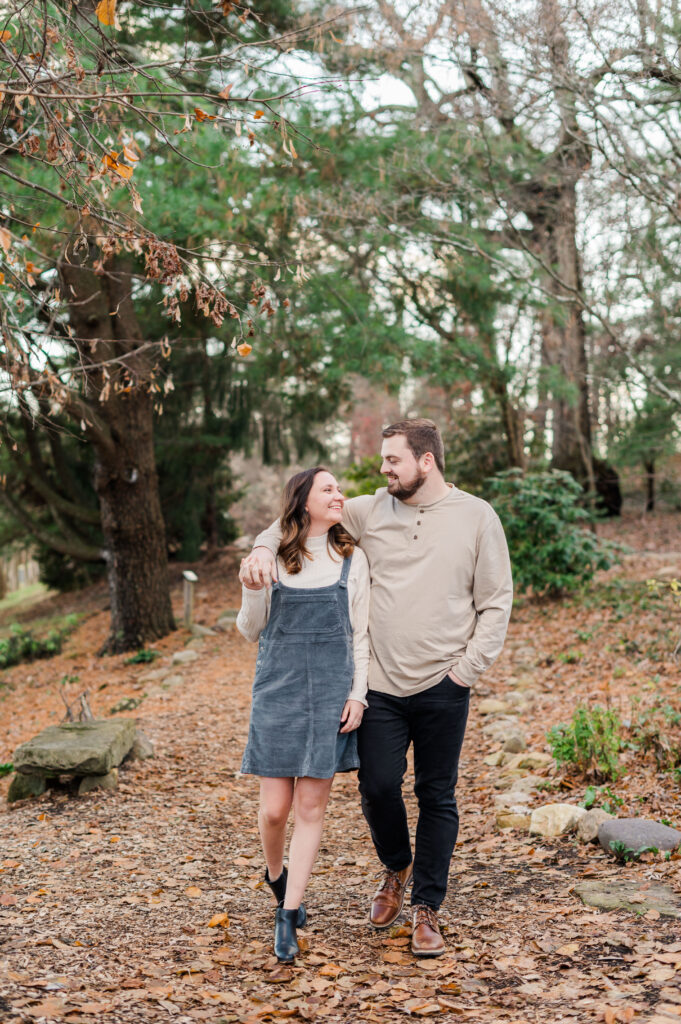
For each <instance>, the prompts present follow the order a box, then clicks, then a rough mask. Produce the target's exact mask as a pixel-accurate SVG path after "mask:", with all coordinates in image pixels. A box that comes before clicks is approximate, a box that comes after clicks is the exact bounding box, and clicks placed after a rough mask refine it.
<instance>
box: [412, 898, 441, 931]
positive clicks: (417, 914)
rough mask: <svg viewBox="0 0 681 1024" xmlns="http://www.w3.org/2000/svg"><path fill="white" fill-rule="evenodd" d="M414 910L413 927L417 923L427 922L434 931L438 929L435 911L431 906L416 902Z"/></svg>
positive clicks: (417, 925) (416, 926) (417, 924)
mask: <svg viewBox="0 0 681 1024" xmlns="http://www.w3.org/2000/svg"><path fill="white" fill-rule="evenodd" d="M413 911H414V928H418V927H419V925H422V924H427V925H429V926H430V927H431V928H433V929H434V930H435V931H437V930H438V924H437V913H436V912H435V911H434V910H433V908H432V907H429V906H427V904H425V903H417V904H415V906H414V907H413Z"/></svg>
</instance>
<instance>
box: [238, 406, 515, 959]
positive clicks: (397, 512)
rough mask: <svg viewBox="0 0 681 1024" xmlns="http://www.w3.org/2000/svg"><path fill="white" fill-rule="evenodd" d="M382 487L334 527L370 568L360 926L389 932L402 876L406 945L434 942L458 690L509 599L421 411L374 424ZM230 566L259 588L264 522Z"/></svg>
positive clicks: (453, 813) (503, 568)
mask: <svg viewBox="0 0 681 1024" xmlns="http://www.w3.org/2000/svg"><path fill="white" fill-rule="evenodd" d="M381 456H382V459H383V462H382V465H381V472H382V473H384V474H385V475H386V477H387V484H388V486H387V488H380V489H379V490H378V491H376V493H375V494H373V495H361V496H360V497H357V498H351V499H349V500H348V501H347V502H346V503H345V507H344V511H343V525H344V526H345V527H346V528H347V529H348V531H349V532H350V533H351V534H352V535H353V536H354V537H355V538H356V539H357V541H358V542H359V544H360V546H361V548H362V550H363V551H364V552H365V554H366V556H367V558H368V560H369V567H370V570H371V607H370V612H369V640H370V647H371V661H370V665H369V692H368V694H367V699H368V702H369V707H368V708H367V709H366V711H365V713H364V719H363V721H362V725H361V727H360V730H359V735H358V741H359V755H360V761H361V768H360V771H359V789H360V793H361V797H362V809H363V811H364V815H365V817H366V819H367V822H368V823H369V828H370V829H371V836H372V839H373V842H374V846H375V848H376V852H377V854H378V857H379V860H380V861H381V863H382V864H383V866H384V868H385V875H384V878H383V881H382V883H381V886H380V887H379V889H378V891H377V893H376V895H375V896H374V900H373V903H372V906H371V912H370V921H371V923H372V924H373V925H374V927H376V928H388V927H389V926H390V925H391V924H392V923H393V922H394V921H395V920H396V918H397V917H398V916H399V914H400V913H401V910H402V905H403V902H404V896H405V891H406V889H407V886H408V885H409V883H410V881H412V878H413V890H412V914H413V929H412V951H413V952H414V954H415V955H417V956H439V955H440V954H441V953H444V951H445V945H444V941H443V939H442V935H441V934H440V929H439V927H438V920H437V913H438V910H439V908H440V905H441V903H442V901H443V899H444V897H445V893H446V889H447V876H448V873H449V863H450V860H451V857H452V853H453V850H454V846H455V844H456V837H457V833H458V825H459V815H458V810H457V805H456V798H455V796H454V790H455V787H456V782H457V771H458V763H459V754H460V752H461V745H462V743H463V737H464V732H465V728H466V719H467V716H468V704H469V697H470V688H471V687H472V685H473V684H474V683H475V681H476V679H477V678H478V676H479V675H480V674H481V673H482V672H483V671H484V670H485V669H486V668H488V667H489V666H490V665H491V664H492V662H493V661H494V659H495V658H496V657H497V655H498V654H499V652H500V651H501V648H502V646H503V642H504V637H505V635H506V628H507V626H508V619H509V616H510V612H511V604H512V600H513V584H512V581H511V567H510V562H509V557H508V549H507V546H506V539H505V537H504V532H503V529H502V526H501V523H500V522H499V518H498V516H497V515H496V513H495V512H494V510H493V509H492V507H491V506H490V505H488V504H487V502H485V501H482V500H481V499H480V498H476V497H474V496H473V495H470V494H467V493H466V492H465V491H461V490H459V489H458V488H456V487H454V486H452V485H451V484H448V483H446V481H445V479H444V447H443V444H442V438H441V436H440V432H439V430H438V429H437V427H436V426H435V424H434V423H433V422H432V421H431V420H425V419H418V420H403V421H401V422H399V423H394V424H393V425H392V426H390V427H387V428H386V429H385V430H384V431H383V444H382V447H381ZM255 543H256V548H255V549H254V551H253V552H252V554H251V555H250V556H249V557H248V558H247V559H245V560H244V562H243V563H242V569H241V573H240V577H241V579H242V581H243V582H244V583H245V584H246V585H248V584H258V585H260V584H261V583H262V582H264V583H266V584H269V583H270V582H271V580H272V577H273V574H274V573H275V571H276V570H275V563H274V561H273V557H272V556H273V555H274V554H276V551H277V548H278V543H279V532H278V528H277V526H276V525H275V526H274V527H272V528H270V530H268V531H266V532H265V533H263V534H260V536H259V537H257V538H256V542H255ZM410 743H413V746H414V792H415V794H416V797H417V799H418V804H419V815H418V822H417V826H416V838H415V845H414V858H413V861H412V853H411V841H410V837H409V827H408V823H407V814H406V808H405V805H404V801H403V799H402V781H403V778H404V774H405V771H406V766H407V758H406V755H407V750H408V748H409V745H410Z"/></svg>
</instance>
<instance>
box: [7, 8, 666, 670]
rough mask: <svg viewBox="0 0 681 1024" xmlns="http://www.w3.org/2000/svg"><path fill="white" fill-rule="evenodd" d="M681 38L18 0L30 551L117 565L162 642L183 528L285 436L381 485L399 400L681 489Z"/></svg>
mask: <svg viewBox="0 0 681 1024" xmlns="http://www.w3.org/2000/svg"><path fill="white" fill-rule="evenodd" d="M678 38H679V14H678V11H677V9H676V5H675V4H674V3H673V2H672V0H669V3H666V4H665V3H663V4H658V5H655V6H654V7H653V6H651V5H649V4H648V3H647V2H646V0H641V2H638V3H636V4H633V3H628V2H626V0H625V2H620V0H612V2H609V3H607V4H600V3H595V2H588V3H581V2H577V0H570V2H567V3H560V2H558V0H539V2H530V0H528V2H526V3H520V4H513V5H499V6H498V5H495V4H492V3H485V2H480V0H473V2H470V3H449V2H425V3H422V4H419V5H418V6H417V7H415V6H412V5H408V4H400V3H397V2H396V3H392V4H391V3H388V2H386V0H375V2H371V3H368V4H366V5H363V6H361V7H359V6H358V7H352V6H350V5H348V4H327V3H300V4H295V3H293V4H291V3H281V2H279V0H266V2H264V3H260V4H258V5H253V6H249V5H248V4H237V3H232V2H231V0H223V2H222V3H219V4H217V5H215V4H212V3H209V2H203V0H196V2H189V0H187V2H186V3H182V4H175V5H173V4H160V3H153V2H150V3H143V4H139V3H135V4H132V3H127V2H120V0H119V2H118V3H116V0H103V2H99V3H97V2H95V0H81V2H80V3H70V2H69V3H61V2H58V3H52V2H48V0H28V2H26V3H23V4H21V5H16V4H4V5H0V52H1V54H2V58H3V65H4V72H3V82H2V106H1V111H0V116H1V122H0V123H1V129H0V130H1V132H2V154H1V156H0V176H1V178H2V181H1V188H2V195H1V196H0V203H1V220H2V224H1V226H0V243H1V250H0V252H1V256H2V271H1V274H0V280H1V282H2V283H1V286H0V295H1V301H2V313H1V315H2V340H1V342H0V347H1V349H2V357H3V364H2V392H1V393H0V401H1V403H2V406H1V414H0V415H1V425H0V434H1V440H2V446H1V447H0V474H1V477H0V479H1V483H2V486H0V539H1V541H2V546H3V552H7V551H10V550H11V549H12V546H15V547H16V546H24V545H25V544H26V542H27V540H28V541H30V543H31V544H32V545H33V547H34V550H35V552H36V557H37V559H38V561H39V564H40V567H41V573H42V577H43V579H44V580H45V581H46V582H47V583H49V584H50V585H52V586H55V585H56V586H57V587H59V588H65V587H69V586H78V585H82V584H83V583H85V582H87V581H89V580H92V579H94V578H96V577H97V575H98V574H102V573H103V572H104V571H107V573H108V577H109V588H110V594H111V615H112V623H111V633H110V636H109V640H108V641H107V645H106V649H107V650H109V651H112V652H113V651H121V650H127V649H131V648H135V647H139V646H141V645H142V644H144V643H145V642H147V641H150V640H153V639H155V638H158V637H161V636H163V635H165V634H166V633H167V632H168V631H169V630H170V629H172V627H173V618H172V611H171V606H170V598H169V590H168V575H167V559H168V555H170V556H171V557H172V558H175V559H178V560H182V561H192V560H196V559H197V558H198V557H199V556H200V555H202V554H208V555H210V554H211V552H214V551H216V550H217V549H218V548H219V547H220V546H221V545H224V544H225V543H226V542H228V541H230V540H233V539H234V537H235V536H236V535H237V533H238V532H239V530H242V531H245V532H246V533H252V532H253V531H254V529H255V528H257V527H258V526H259V525H262V522H263V521H264V520H265V519H266V517H267V516H269V515H270V514H271V512H272V509H273V508H274V507H275V505H276V498H277V492H278V486H279V481H280V479H281V477H282V475H284V474H285V473H286V472H288V471H289V470H290V468H291V467H292V466H296V465H300V464H302V463H310V462H316V461H318V460H322V459H323V460H327V461H329V462H330V464H331V466H332V468H333V469H334V470H336V471H337V472H338V473H339V475H341V476H344V475H345V474H346V471H348V467H349V465H350V464H351V463H355V467H354V469H350V470H349V474H348V476H347V477H346V479H350V480H351V481H352V482H354V485H355V486H356V487H360V488H361V487H362V486H372V485H373V483H374V481H375V482H376V483H379V484H380V480H378V479H377V475H376V467H375V464H372V463H371V462H370V461H369V462H365V463H362V459H363V458H364V457H365V456H367V455H369V454H370V453H371V452H373V451H375V449H376V447H377V443H378V437H379V432H380V427H381V425H382V423H383V422H385V421H386V420H394V419H397V418H398V417H399V416H401V415H404V414H406V415H415V414H416V415H430V416H433V417H434V418H435V419H436V420H437V421H438V423H440V424H441V426H442V428H443V432H444V434H445V441H446V445H447V451H448V467H447V468H448V475H449V476H450V477H451V478H452V479H454V480H455V481H456V482H457V484H459V485H460V486H462V487H465V488H469V489H472V490H474V491H476V492H477V493H480V494H482V495H484V496H492V495H493V494H494V493H495V488H496V490H497V493H498V490H499V487H502V489H503V483H500V480H499V478H498V474H499V473H502V474H503V473H504V471H507V470H509V469H515V470H516V471H518V472H519V473H520V474H526V479H527V478H528V476H527V475H529V478H532V475H533V474H537V473H539V474H541V473H543V472H544V471H546V470H548V469H553V470H558V471H563V472H566V473H568V474H570V475H571V477H573V478H574V480H575V481H577V483H578V484H579V486H580V488H581V489H582V490H583V493H584V495H585V504H586V505H587V506H588V505H589V504H591V505H592V506H594V505H595V506H597V507H598V509H600V511H601V512H606V513H609V514H611V515H617V514H618V513H619V512H620V510H621V505H622V500H623V496H624V497H626V494H627V492H628V491H632V490H637V489H638V490H639V491H641V490H642V491H643V492H644V493H643V500H644V502H645V506H646V508H647V509H648V510H652V509H653V507H654V506H655V503H656V501H658V500H659V497H660V495H661V496H662V497H663V498H664V499H666V500H667V501H668V502H671V503H672V506H673V507H675V506H676V503H677V501H678V491H677V487H676V482H675V466H676V463H675V455H676V449H677V440H678V410H679V403H680V401H681V392H680V390H679V386H678V377H679V369H680V366H681V344H680V342H679V321H680V318H681V293H680V289H679V280H678V265H679V258H678V250H679V240H680V237H681V235H680V224H679V221H680V218H681V193H680V192H679V189H680V187H681V186H680V185H679V182H680V181H681V173H680V172H681V166H680V164H681V152H680V151H679V147H678V137H679V131H678V129H679V113H678V112H679V97H680V94H681V63H680V61H679V49H678ZM244 457H246V459H250V461H244ZM358 463H359V465H358ZM272 464H275V465H276V464H279V465H280V466H281V467H283V468H282V469H281V470H280V471H278V472H277V473H276V474H271V475H267V474H265V475H264V476H263V474H262V473H261V471H260V470H259V469H258V468H257V467H259V466H261V465H265V466H267V465H272ZM254 467H255V468H254ZM495 475H496V484H495V483H493V482H490V481H491V480H492V478H495ZM254 479H255V481H256V483H257V480H258V479H262V480H264V482H265V483H264V487H263V485H262V484H261V485H260V487H258V486H253V487H252V488H251V492H250V499H249V492H248V488H247V487H245V484H247V483H248V482H249V481H250V482H251V483H253V480H254ZM504 479H506V480H507V481H508V479H509V478H508V477H506V478H504V477H503V476H502V478H501V481H503V480H504ZM510 479H511V481H515V486H517V481H518V479H519V477H517V476H516V477H511V478H510ZM538 479H540V480H541V481H543V483H541V487H544V486H545V485H546V478H543V477H541V478H538ZM551 479H552V480H553V485H551V486H555V487H556V488H558V489H560V488H559V487H558V484H557V483H556V481H557V480H558V479H559V478H556V477H553V478H551ZM560 479H563V480H564V479H565V478H560ZM565 486H568V485H567V484H566V485H565ZM537 487H539V489H540V490H541V487H540V485H539V484H537ZM568 490H569V487H568ZM263 493H264V494H265V500H264V502H263V500H262V495H263ZM571 493H572V492H571ZM580 493H581V492H580ZM639 497H640V495H639ZM541 500H543V499H541V498H538V499H537V501H538V503H539V504H541ZM574 500H576V499H571V501H573V503H574ZM235 502H239V504H238V506H237V508H238V509H239V516H238V519H236V518H235V516H234V515H233V514H232V513H233V507H234V503H235ZM539 504H538V505H537V508H538V507H539ZM568 504H569V502H568ZM530 506H531V502H530ZM537 508H534V509H533V508H532V507H530V514H531V515H532V514H534V513H536V511H537Z"/></svg>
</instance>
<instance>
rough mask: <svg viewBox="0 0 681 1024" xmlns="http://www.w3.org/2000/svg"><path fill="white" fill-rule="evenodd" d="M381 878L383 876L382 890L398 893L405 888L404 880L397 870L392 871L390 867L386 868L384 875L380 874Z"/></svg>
mask: <svg viewBox="0 0 681 1024" xmlns="http://www.w3.org/2000/svg"><path fill="white" fill-rule="evenodd" d="M378 877H379V878H381V877H382V878H383V882H382V884H381V892H389V893H390V894H391V895H398V894H399V892H400V890H401V889H403V888H404V885H403V884H402V880H401V878H400V876H399V873H398V872H397V871H392V870H391V869H390V868H386V870H385V872H384V873H383V874H382V875H378Z"/></svg>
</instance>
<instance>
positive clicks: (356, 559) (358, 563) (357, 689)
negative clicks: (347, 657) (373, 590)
mask: <svg viewBox="0 0 681 1024" xmlns="http://www.w3.org/2000/svg"><path fill="white" fill-rule="evenodd" d="M353 577H355V578H354V579H353ZM369 583H370V579H369V563H368V562H367V559H366V555H365V554H364V552H363V551H360V549H359V548H355V554H354V556H353V572H351V574H350V581H349V584H348V598H349V599H350V620H351V622H352V651H353V657H354V662H355V672H354V675H353V678H352V689H351V690H350V693H349V694H348V700H359V701H361V702H362V704H364V707H368V704H367V699H366V695H367V689H368V678H369Z"/></svg>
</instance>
